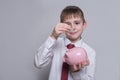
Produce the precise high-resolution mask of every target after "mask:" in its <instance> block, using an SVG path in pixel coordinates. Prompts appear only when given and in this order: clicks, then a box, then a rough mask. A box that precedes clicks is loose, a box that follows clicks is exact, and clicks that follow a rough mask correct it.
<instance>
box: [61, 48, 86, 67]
mask: <svg viewBox="0 0 120 80" xmlns="http://www.w3.org/2000/svg"><path fill="white" fill-rule="evenodd" d="M86 60H87V53H86V51H85V49H83V48H81V47H74V48H72V49H69V50H68V51H66V53H65V56H64V57H63V62H66V63H67V64H69V65H78V64H79V63H81V62H85V61H86Z"/></svg>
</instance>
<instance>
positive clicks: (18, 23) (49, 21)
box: [0, 0, 120, 80]
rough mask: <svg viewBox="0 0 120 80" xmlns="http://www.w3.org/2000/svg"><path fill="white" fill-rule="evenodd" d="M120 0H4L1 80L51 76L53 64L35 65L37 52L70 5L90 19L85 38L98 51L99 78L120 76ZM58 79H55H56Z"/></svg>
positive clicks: (110, 79)
mask: <svg viewBox="0 0 120 80" xmlns="http://www.w3.org/2000/svg"><path fill="white" fill-rule="evenodd" d="M119 3H120V1H119V0H0V80H47V79H48V74H49V69H50V65H48V66H47V67H45V68H44V69H41V70H40V69H37V68H35V67H34V54H35V53H36V51H37V49H38V48H39V46H40V45H41V44H42V43H43V42H44V41H45V40H46V38H47V37H48V36H49V35H50V34H51V32H52V30H53V28H54V26H55V25H56V24H57V23H58V22H59V15H60V13H61V11H62V9H63V8H64V7H65V6H67V5H76V6H79V7H80V8H81V9H82V10H83V12H84V14H85V18H86V21H87V27H86V30H85V32H84V34H83V39H84V41H85V42H86V43H88V44H89V45H90V46H91V47H93V48H94V49H95V50H96V52H97V57H96V72H95V78H96V80H120V62H119V61H120V58H119V57H120V36H119V34H120V9H119V7H120V4H119ZM53 80H54V79H53Z"/></svg>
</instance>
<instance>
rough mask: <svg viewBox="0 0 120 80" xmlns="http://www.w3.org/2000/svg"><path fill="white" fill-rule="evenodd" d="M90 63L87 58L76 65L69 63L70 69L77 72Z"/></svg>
mask: <svg viewBox="0 0 120 80" xmlns="http://www.w3.org/2000/svg"><path fill="white" fill-rule="evenodd" d="M89 64H90V62H89V60H88V59H87V60H86V62H81V63H79V64H78V65H71V66H70V69H71V71H72V72H77V71H79V70H80V69H81V68H83V67H85V66H88V65H89Z"/></svg>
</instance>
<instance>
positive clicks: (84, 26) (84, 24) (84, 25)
mask: <svg viewBox="0 0 120 80" xmlns="http://www.w3.org/2000/svg"><path fill="white" fill-rule="evenodd" d="M86 26H87V22H86V21H85V22H84V23H83V29H85V28H86Z"/></svg>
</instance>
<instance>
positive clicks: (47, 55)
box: [34, 36, 56, 68]
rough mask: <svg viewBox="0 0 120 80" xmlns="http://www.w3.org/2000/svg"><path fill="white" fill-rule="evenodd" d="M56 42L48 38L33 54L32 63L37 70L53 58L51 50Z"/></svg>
mask: <svg viewBox="0 0 120 80" xmlns="http://www.w3.org/2000/svg"><path fill="white" fill-rule="evenodd" d="M55 42H56V40H54V39H52V38H51V37H50V36H49V37H48V39H47V40H46V41H45V43H43V44H42V45H41V46H40V48H39V49H38V50H37V53H36V54H35V59H34V63H35V66H36V67H37V68H42V67H44V66H47V65H48V64H49V63H50V62H51V60H52V57H53V52H52V49H53V48H54V45H55Z"/></svg>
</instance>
